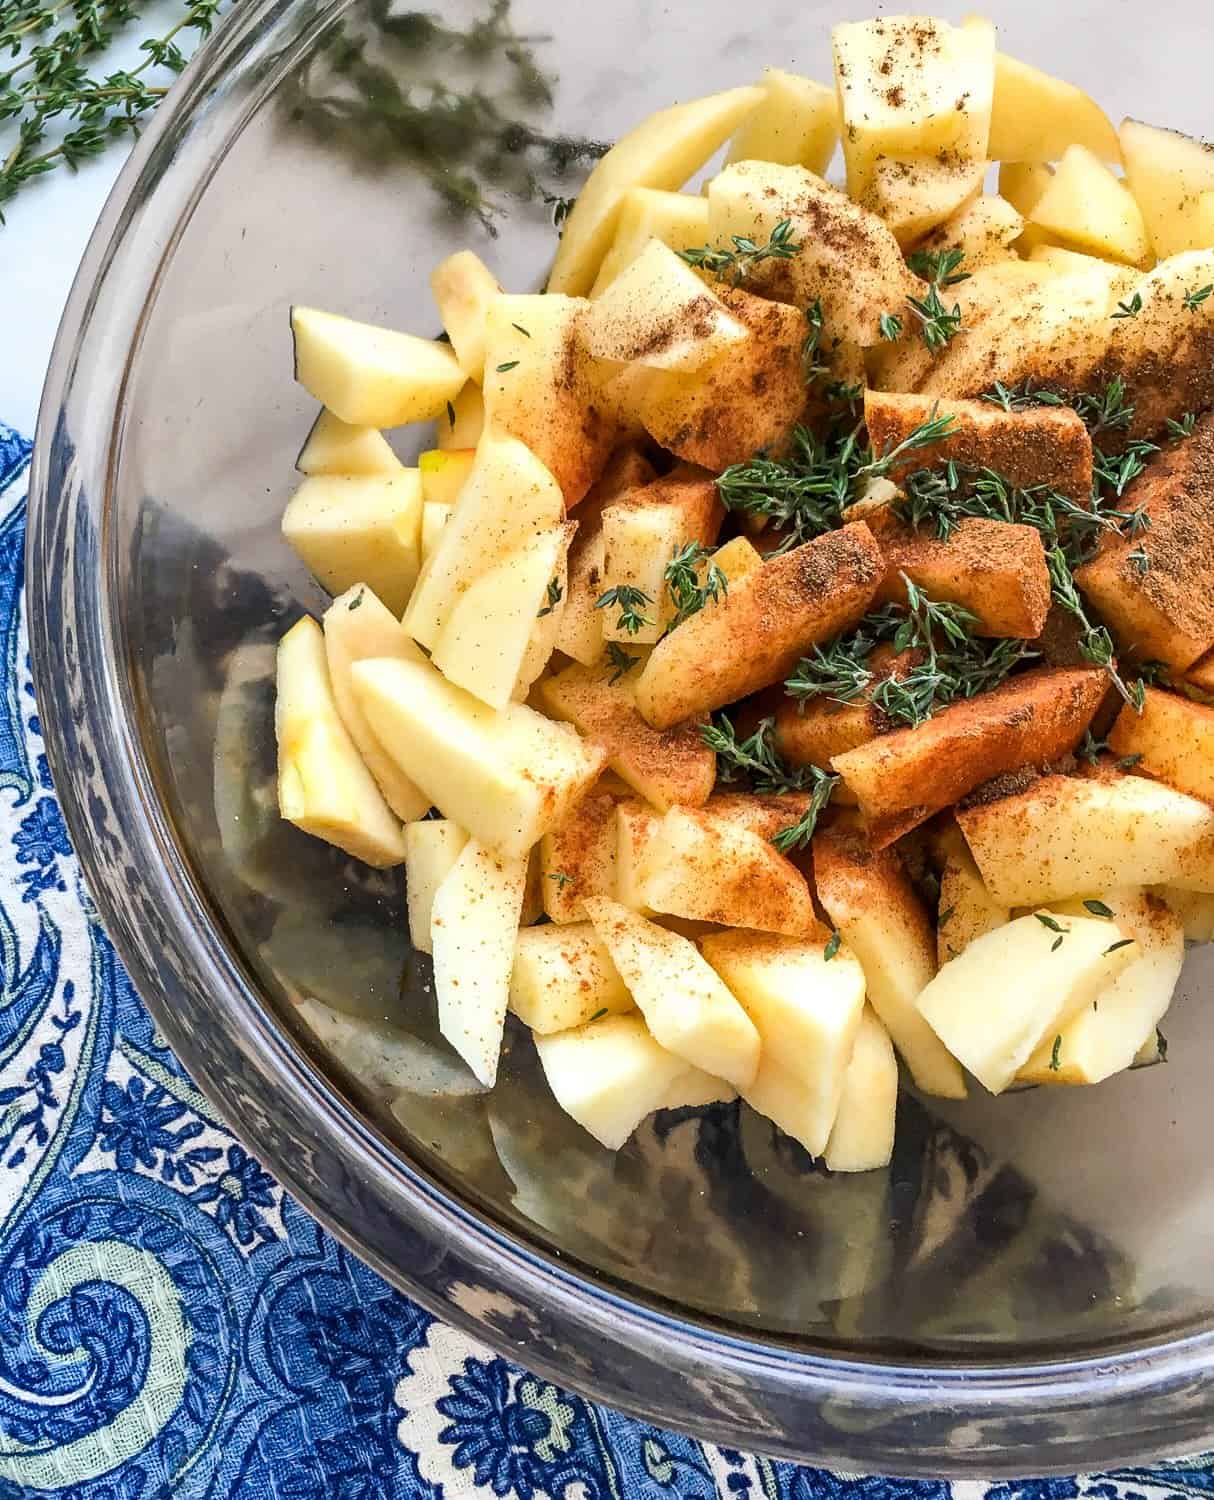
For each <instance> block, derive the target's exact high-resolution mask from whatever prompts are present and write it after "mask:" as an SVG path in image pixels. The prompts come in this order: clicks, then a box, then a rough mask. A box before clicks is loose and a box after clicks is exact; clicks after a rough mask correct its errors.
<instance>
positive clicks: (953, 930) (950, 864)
mask: <svg viewBox="0 0 1214 1500" xmlns="http://www.w3.org/2000/svg"><path fill="white" fill-rule="evenodd" d="M949 832H950V833H951V834H952V838H951V839H949V841H948V847H947V852H946V854H945V856H944V864H943V867H942V869H941V871H940V905H939V911H938V915H937V917H936V962H937V963H938V964H939V965H940V967H941V968H943V967H944V965H945V964H946V963H948V961H949V960H950V959H953V958H956V957H957V955H958V954H959V953H963V952H964V951H965V949H966V948H968V947H969V945H970V944H971V943H972V942H973V941H974V939H975V938H980V937H983V936H984V935H985V934H986V933H988V932H994V930H995V928H996V927H1002V926H1003V924H1004V923H1005V922H1010V921H1011V919H1012V910H1011V907H1009V906H1004V905H1002V904H1001V903H1000V902H998V901H996V900H995V898H994V897H993V896H992V895H991V893H990V891H988V890H987V888H986V883H985V882H984V881H983V879H982V873H981V871H980V870H979V869H978V866H977V864H976V863H975V862H974V856H973V855H972V854H971V853H970V851H969V846H968V845H967V844H966V842H965V840H964V839H963V838H962V837H961V834H960V832H959V831H958V829H957V826H956V824H951V825H950V828H949Z"/></svg>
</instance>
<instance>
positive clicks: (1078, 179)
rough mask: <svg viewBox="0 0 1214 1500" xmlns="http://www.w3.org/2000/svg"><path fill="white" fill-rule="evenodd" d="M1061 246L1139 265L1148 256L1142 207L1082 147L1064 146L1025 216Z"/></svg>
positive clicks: (1128, 191)
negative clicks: (1052, 236)
mask: <svg viewBox="0 0 1214 1500" xmlns="http://www.w3.org/2000/svg"><path fill="white" fill-rule="evenodd" d="M1028 220H1029V223H1030V225H1033V224H1035V225H1037V226H1038V227H1039V228H1041V229H1044V230H1045V231H1046V232H1047V233H1048V234H1052V235H1055V236H1056V237H1057V238H1058V239H1059V240H1061V241H1062V242H1063V244H1064V245H1071V246H1074V247H1075V248H1077V249H1079V250H1086V251H1089V252H1090V253H1091V254H1093V255H1101V256H1105V257H1106V258H1108V259H1109V260H1119V261H1123V262H1124V263H1125V264H1126V265H1129V266H1142V265H1145V264H1146V263H1147V261H1148V260H1149V258H1150V254H1151V245H1150V241H1149V240H1148V238H1147V231H1146V225H1145V224H1144V223H1143V219H1142V210H1141V209H1140V208H1139V207H1138V204H1137V203H1136V202H1135V201H1134V195H1133V194H1132V193H1131V192H1130V190H1129V188H1127V187H1126V185H1125V184H1124V183H1123V182H1122V181H1121V179H1120V178H1118V177H1114V175H1113V173H1112V172H1111V171H1110V170H1109V169H1108V167H1106V166H1105V165H1104V163H1103V162H1102V161H1101V160H1100V159H1099V157H1097V156H1095V155H1093V153H1092V152H1091V151H1089V150H1088V149H1087V147H1086V146H1068V147H1067V149H1066V152H1065V153H1064V155H1063V157H1062V160H1061V161H1060V162H1059V163H1058V167H1057V169H1056V171H1055V173H1054V176H1053V177H1052V178H1051V179H1050V184H1049V186H1048V187H1047V188H1046V190H1045V192H1044V193H1043V194H1042V195H1041V197H1040V198H1039V199H1038V200H1037V203H1036V205H1035V206H1034V208H1033V211H1032V212H1031V213H1030V214H1029V215H1028Z"/></svg>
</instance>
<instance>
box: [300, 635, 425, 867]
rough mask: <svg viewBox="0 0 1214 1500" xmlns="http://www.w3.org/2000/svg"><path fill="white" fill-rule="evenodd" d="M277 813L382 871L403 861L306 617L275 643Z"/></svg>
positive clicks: (397, 832) (395, 827) (400, 843)
mask: <svg viewBox="0 0 1214 1500" xmlns="http://www.w3.org/2000/svg"><path fill="white" fill-rule="evenodd" d="M274 729H275V733H276V735H277V737H278V809H279V811H280V812H281V814H282V816H283V817H284V818H285V819H286V820H287V822H288V823H294V824H295V826H296V827H297V828H302V829H303V831H304V832H305V833H310V834H312V835H313V836H314V837H316V838H318V839H324V840H325V842H326V843H329V844H336V845H337V847H338V848H339V849H344V850H345V852H346V853H347V854H351V855H353V856H354V858H355V859H361V860H362V861H363V862H364V863H365V864H369V865H375V866H376V867H378V868H383V867H385V866H387V865H398V864H400V863H401V861H402V860H403V859H404V857H405V841H404V836H403V834H402V833H401V826H400V822H399V820H398V819H397V818H396V817H394V816H393V813H392V810H391V809H390V808H389V806H388V804H387V803H386V802H385V801H384V799H383V797H382V796H380V792H379V788H378V787H377V786H376V785H375V780H374V778H373V777H372V775H371V773H370V771H368V770H367V768H366V766H364V765H363V762H362V757H361V756H360V755H359V753H358V749H357V747H356V746H355V744H354V741H353V740H352V739H351V738H350V735H349V732H348V731H347V729H346V727H345V725H344V724H343V723H342V721H341V716H340V714H339V713H338V711H337V703H336V701H335V700H334V697H333V689H332V686H331V685H330V682H329V667H328V663H327V662H326V660H325V641H324V635H323V634H322V632H321V628H320V626H319V625H318V624H317V623H316V621H315V620H313V619H311V618H310V617H309V616H307V615H305V616H304V618H303V619H302V620H299V621H297V622H296V623H295V624H294V625H293V626H292V627H291V629H290V630H288V631H287V633H286V635H284V636H283V638H282V640H281V641H280V642H279V643H278V696H277V699H276V702H275V709H274Z"/></svg>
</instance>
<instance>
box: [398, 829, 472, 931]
mask: <svg viewBox="0 0 1214 1500" xmlns="http://www.w3.org/2000/svg"><path fill="white" fill-rule="evenodd" d="M467 842H468V835H467V833H466V831H465V830H464V829H462V828H461V827H460V826H459V824H458V823H452V822H451V821H450V820H449V819H447V818H427V819H426V820H425V822H420V823H406V824H405V905H406V909H407V911H408V914H409V941H410V942H411V943H412V944H413V946H414V948H415V949H416V950H417V952H418V953H432V952H433V951H434V949H433V947H432V946H431V942H430V919H431V917H432V916H433V914H434V898H435V896H436V895H437V894H438V888H439V886H440V885H442V883H443V881H444V880H446V878H447V876H448V875H449V874H450V873H451V870H452V868H453V867H454V865H455V861H456V860H457V859H458V858H459V856H460V851H461V850H462V849H463V847H464V845H465V844H466V843H467Z"/></svg>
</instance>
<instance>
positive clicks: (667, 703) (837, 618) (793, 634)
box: [637, 523, 884, 729]
mask: <svg viewBox="0 0 1214 1500" xmlns="http://www.w3.org/2000/svg"><path fill="white" fill-rule="evenodd" d="M883 574H884V565H883V561H882V558H881V550H880V548H879V547H878V545H877V543H876V540H875V539H874V537H873V534H872V532H870V531H869V529H868V527H867V526H865V525H863V524H862V523H856V524H852V525H850V526H845V527H843V528H842V530H840V531H832V532H828V533H827V534H826V535H825V536H821V537H818V538H817V539H816V540H815V541H812V542H809V543H807V544H806V545H805V546H802V547H796V548H794V549H793V550H792V551H791V552H786V553H785V554H784V555H783V556H782V557H774V558H769V559H768V561H766V562H765V563H764V564H763V566H762V567H761V568H756V569H755V571H754V572H753V573H749V574H747V576H746V577H745V578H742V579H740V580H739V581H738V582H737V583H736V584H735V585H733V586H732V587H731V588H730V590H729V592H728V593H727V594H726V595H725V596H724V597H723V598H721V599H719V600H717V602H716V603H715V604H709V605H707V606H706V607H705V608H704V609H702V610H700V612H699V613H698V614H695V615H692V616H691V618H690V619H688V620H684V622H683V623H682V624H681V625H680V626H679V627H678V628H677V629H676V630H672V631H671V633H670V634H669V635H668V636H666V638H665V639H664V640H663V641H661V642H660V643H659V644H658V645H657V646H656V647H655V648H654V651H653V654H652V655H651V656H650V658H649V660H648V661H647V662H646V663H645V666H644V668H643V669H642V671H641V674H640V678H639V681H638V683H637V707H638V708H639V709H640V711H641V713H642V714H643V715H644V716H645V718H646V719H647V720H648V721H649V723H651V724H652V725H654V727H655V728H658V729H667V728H669V727H670V726H671V725H672V724H678V723H681V722H682V721H683V720H685V719H691V718H697V717H699V716H700V715H702V714H705V713H708V712H710V711H711V710H712V709H715V708H720V707H722V706H723V705H724V704H726V703H733V702H736V701H737V699H739V698H742V697H745V696H746V695H747V694H748V693H753V692H757V691H758V690H759V689H760V688H764V687H768V686H770V684H772V683H773V682H779V681H782V680H783V679H784V678H785V677H787V676H788V674H789V673H790V672H791V671H792V669H793V668H794V667H795V666H796V664H797V661H798V660H799V659H800V657H801V656H802V655H803V654H804V652H805V651H806V650H807V649H808V647H810V646H812V645H815V644H816V643H818V642H820V641H825V640H829V639H831V638H832V637H834V636H836V635H840V634H842V632H843V631H845V630H848V629H850V628H851V627H852V626H853V625H855V624H857V623H858V622H859V620H860V619H861V617H862V616H863V614H864V611H865V610H866V609H867V608H868V605H869V602H870V601H871V599H872V597H873V595H874V593H875V592H876V588H877V584H878V582H879V581H880V579H881V577H882V576H883Z"/></svg>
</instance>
